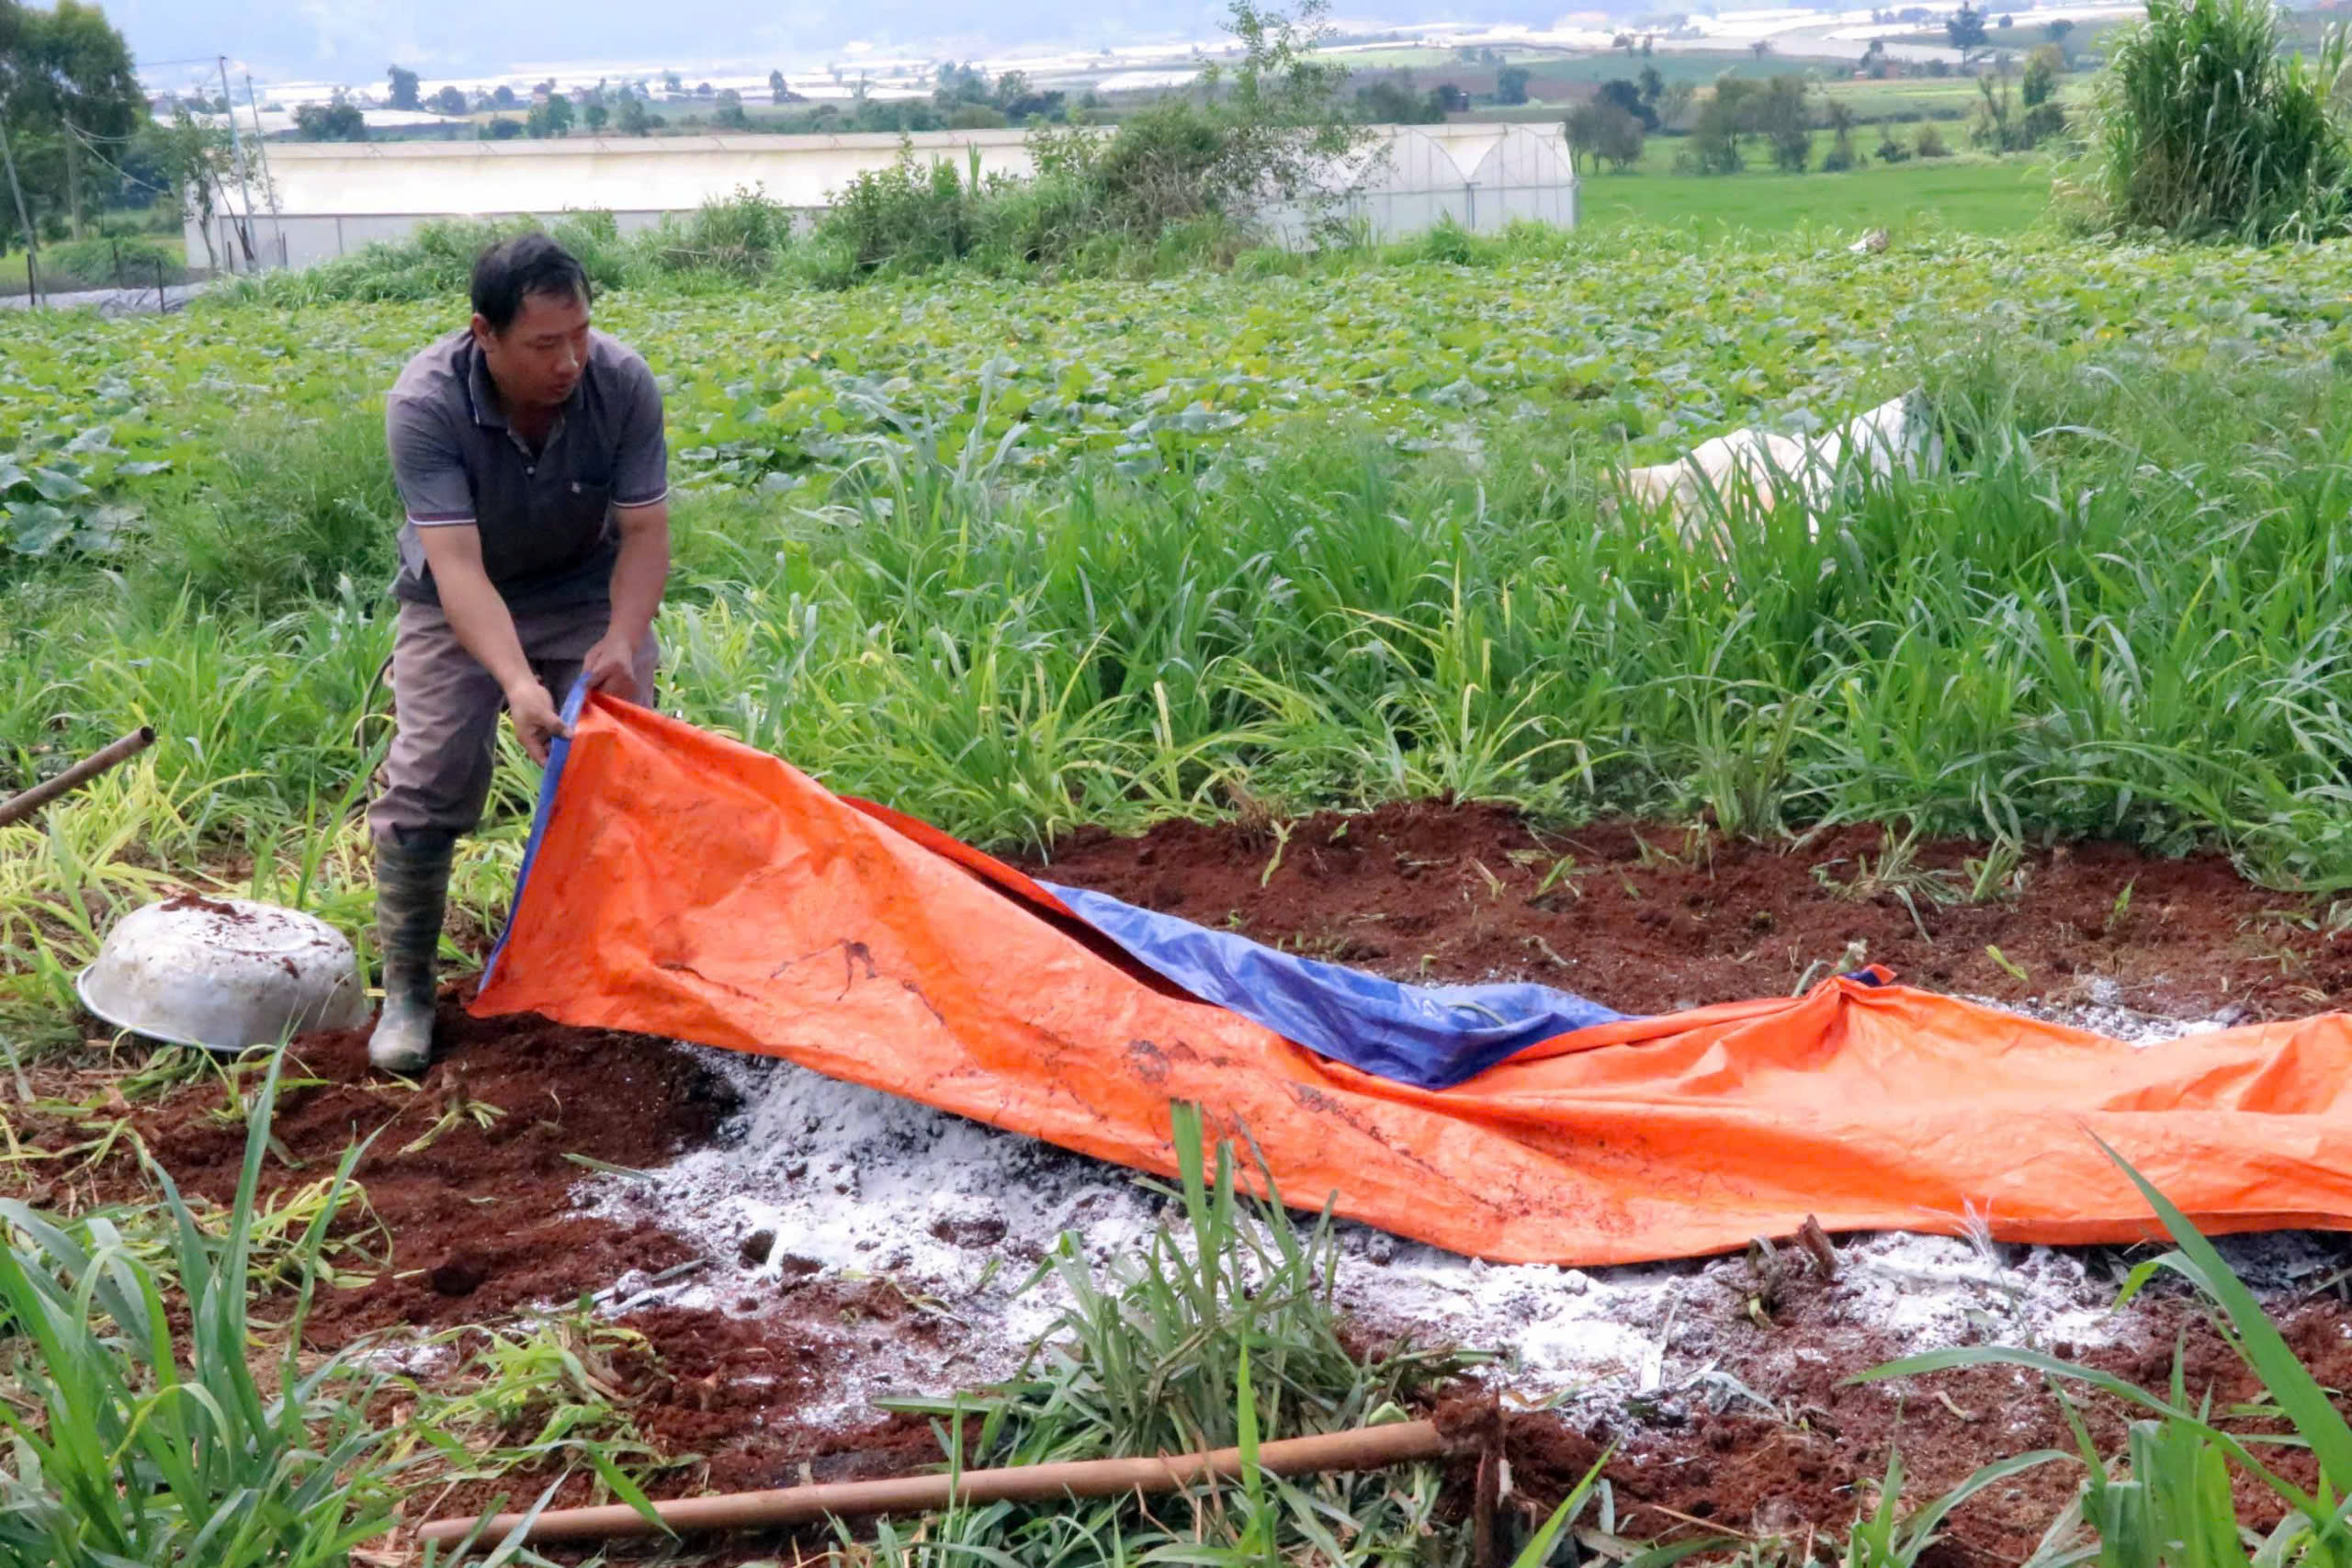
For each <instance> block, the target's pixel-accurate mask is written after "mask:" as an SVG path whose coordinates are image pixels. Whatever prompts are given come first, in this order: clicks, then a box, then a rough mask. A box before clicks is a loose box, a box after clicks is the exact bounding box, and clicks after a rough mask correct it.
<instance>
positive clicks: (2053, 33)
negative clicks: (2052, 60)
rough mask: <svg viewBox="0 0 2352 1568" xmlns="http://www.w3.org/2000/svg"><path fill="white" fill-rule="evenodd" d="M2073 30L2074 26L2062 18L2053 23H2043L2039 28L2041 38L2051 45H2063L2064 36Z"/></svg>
mask: <svg viewBox="0 0 2352 1568" xmlns="http://www.w3.org/2000/svg"><path fill="white" fill-rule="evenodd" d="M2074 30H2075V24H2074V23H2073V22H2071V21H2069V20H2067V19H2066V18H2065V17H2058V18H2056V19H2055V20H2053V21H2050V22H2045V23H2043V24H2042V28H2041V31H2042V34H2043V36H2044V37H2046V38H2048V39H2050V41H2051V42H2052V43H2064V42H2065V41H2066V35H2067V34H2068V33H2071V32H2073V31H2074Z"/></svg>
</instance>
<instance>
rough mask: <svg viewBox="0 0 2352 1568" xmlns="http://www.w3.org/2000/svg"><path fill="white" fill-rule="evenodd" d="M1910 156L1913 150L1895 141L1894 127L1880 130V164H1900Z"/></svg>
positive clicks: (1886, 126)
mask: <svg viewBox="0 0 2352 1568" xmlns="http://www.w3.org/2000/svg"><path fill="white" fill-rule="evenodd" d="M1910 156H1911V149H1910V148H1908V147H1905V145H1903V143H1902V142H1900V141H1896V140H1895V139H1894V127H1893V126H1891V125H1885V126H1881V127H1880V128H1879V133H1878V161H1879V162H1880V163H1882V164H1900V163H1902V162H1904V161H1905V159H1907V158H1909V157H1910Z"/></svg>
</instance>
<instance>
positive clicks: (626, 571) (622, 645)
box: [587, 359, 670, 703]
mask: <svg viewBox="0 0 2352 1568" xmlns="http://www.w3.org/2000/svg"><path fill="white" fill-rule="evenodd" d="M630 370H631V375H630V378H629V379H628V381H627V382H626V383H624V384H625V386H626V387H627V389H628V392H627V401H626V403H625V404H624V410H625V412H623V414H622V418H621V428H620V433H619V450H618V451H616V453H615V454H614V455H613V516H614V518H615V520H616V522H617V524H618V525H619V527H620V535H621V551H620V558H618V559H617V560H616V561H614V562H613V594H612V597H613V618H612V622H611V624H610V625H608V626H605V636H604V640H603V641H601V642H599V643H597V644H596V646H595V647H594V648H592V649H589V650H588V659H587V674H588V683H589V684H590V685H592V686H594V687H595V688H596V689H597V690H599V691H604V692H610V693H612V694H614V695H615V696H617V697H626V698H628V700H629V701H630V702H636V703H641V702H644V701H645V700H646V699H647V698H648V697H650V696H651V695H652V694H651V693H650V692H640V691H639V690H638V689H637V650H638V649H639V648H640V647H642V646H643V645H644V642H645V634H646V633H647V632H649V631H651V630H652V629H653V615H654V612H656V611H658V610H659V609H661V608H662V590H663V589H664V588H666V587H668V586H669V582H670V448H669V443H668V442H667V441H666V440H665V439H664V437H663V436H662V389H661V387H660V386H659V385H658V384H656V383H655V381H654V379H653V372H652V371H650V370H649V369H647V368H646V367H645V362H644V361H643V360H641V359H632V360H631V361H630Z"/></svg>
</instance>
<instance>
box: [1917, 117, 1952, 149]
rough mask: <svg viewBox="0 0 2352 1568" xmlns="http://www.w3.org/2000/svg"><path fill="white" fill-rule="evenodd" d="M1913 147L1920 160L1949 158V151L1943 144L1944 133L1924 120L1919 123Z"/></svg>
mask: <svg viewBox="0 0 2352 1568" xmlns="http://www.w3.org/2000/svg"><path fill="white" fill-rule="evenodd" d="M1914 146H1915V150H1916V151H1917V152H1918V154H1919V156H1920V157H1922V158H1949V157H1950V156H1951V148H1950V147H1948V146H1946V145H1945V144H1944V133H1943V132H1942V131H1940V130H1937V129H1936V128H1935V127H1934V126H1932V125H1929V124H1928V123H1927V122H1926V121H1924V120H1923V121H1921V122H1920V125H1919V135H1918V138H1917V141H1916V142H1915V144H1914Z"/></svg>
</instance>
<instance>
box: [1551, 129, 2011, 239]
mask: <svg viewBox="0 0 2352 1568" xmlns="http://www.w3.org/2000/svg"><path fill="white" fill-rule="evenodd" d="M1826 141H1827V137H1826V133H1824V135H1823V136H1822V137H1820V138H1817V139H1816V142H1817V145H1816V157H1817V156H1818V154H1819V152H1820V151H1822V150H1825V149H1826ZM1876 141H1877V137H1876V136H1875V134H1872V133H1870V132H1866V131H1861V130H1857V131H1856V132H1855V143H1856V145H1857V146H1858V147H1860V148H1861V149H1863V150H1864V151H1867V150H1868V149H1869V148H1871V146H1873V145H1874V144H1875V143H1876ZM1671 145H1672V144H1671V143H1669V144H1668V148H1667V149H1666V150H1661V149H1660V147H1659V145H1658V143H1657V142H1652V143H1651V146H1650V149H1649V150H1648V152H1647V153H1646V155H1645V158H1644V160H1643V162H1642V164H1640V165H1637V166H1636V167H1635V168H1634V169H1633V170H1632V171H1630V172H1628V173H1625V174H1622V175H1620V174H1613V173H1602V174H1587V175H1585V176H1584V178H1583V183H1582V184H1581V185H1580V186H1578V187H1577V208H1578V215H1579V218H1580V220H1581V221H1582V222H1583V223H1585V224H1586V225H1587V226H1589V227H1591V228H1596V229H1610V228H1615V227H1620V226H1623V225H1626V224H1655V223H1695V224H1699V225H1702V227H1705V228H1708V229H1711V230H1719V229H1724V228H1731V229H1747V230H1754V231H1779V230H1791V229H1798V228H1804V227H1808V226H1810V227H1815V228H1823V229H1832V230H1838V229H1842V230H1847V231H1853V232H1860V231H1862V230H1865V229H1871V228H1890V229H1892V228H1904V229H1922V230H1941V231H1948V232H1951V233H1964V234H1986V235H2013V234H2020V233H2023V232H2025V231H2028V230H2030V229H2032V228H2034V227H2035V226H2037V225H2038V224H2041V222H2043V221H2044V215H2045V214H2046V213H2047V211H2048V209H2049V206H2050V168H2049V165H2048V164H2047V163H2046V162H2044V161H2042V160H2040V159H2034V158H2022V157H2021V158H1999V159H1995V158H1976V157H1951V158H1940V159H1925V160H1923V159H1916V158H1915V159H1913V160H1912V161H1910V162H1909V163H1905V164H1865V165H1864V166H1863V167H1861V168H1859V169H1851V170H1848V171H1847V172H1845V173H1843V174H1835V175H1831V174H1822V173H1820V172H1818V171H1817V170H1816V171H1815V172H1814V173H1812V174H1804V175H1783V174H1777V173H1771V172H1767V171H1765V170H1762V169H1757V168H1750V169H1749V170H1748V171H1747V173H1745V174H1740V175H1675V174H1669V173H1667V172H1666V170H1665V168H1664V167H1663V161H1664V160H1666V159H1669V158H1671V156H1672V155H1673V154H1672V151H1671Z"/></svg>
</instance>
